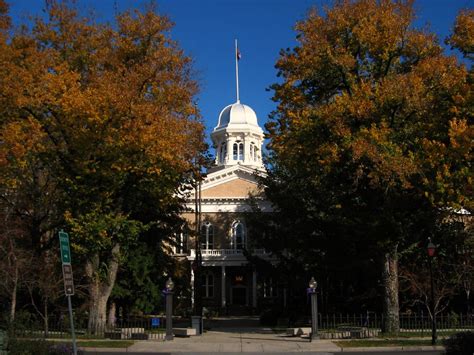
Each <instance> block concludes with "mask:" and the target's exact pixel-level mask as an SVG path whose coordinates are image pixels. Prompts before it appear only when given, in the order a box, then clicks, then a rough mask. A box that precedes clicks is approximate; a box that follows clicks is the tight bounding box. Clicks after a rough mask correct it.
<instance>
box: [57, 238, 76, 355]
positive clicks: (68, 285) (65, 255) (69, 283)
mask: <svg viewBox="0 0 474 355" xmlns="http://www.w3.org/2000/svg"><path fill="white" fill-rule="evenodd" d="M59 247H60V250H61V261H62V267H63V279H64V293H65V294H66V296H67V303H68V308H69V320H70V322H71V335H72V348H73V351H74V355H77V344H76V332H75V330H74V318H73V314H72V302H71V296H72V295H74V278H73V276H72V266H71V248H70V246H69V235H68V234H67V233H66V232H64V231H63V230H61V231H60V232H59Z"/></svg>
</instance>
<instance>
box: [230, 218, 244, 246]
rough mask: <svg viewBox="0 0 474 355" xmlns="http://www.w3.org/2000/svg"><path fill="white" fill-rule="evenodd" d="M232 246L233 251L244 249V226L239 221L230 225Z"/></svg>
mask: <svg viewBox="0 0 474 355" xmlns="http://www.w3.org/2000/svg"><path fill="white" fill-rule="evenodd" d="M232 246H233V248H234V249H243V248H245V226H244V224H243V223H242V222H240V221H236V222H235V223H234V224H233V225H232Z"/></svg>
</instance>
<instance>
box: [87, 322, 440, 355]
mask: <svg viewBox="0 0 474 355" xmlns="http://www.w3.org/2000/svg"><path fill="white" fill-rule="evenodd" d="M410 349H411V350H417V352H416V353H423V354H442V353H443V352H442V348H441V347H436V348H433V347H411V348H409V349H406V350H408V351H409V350H410ZM390 350H392V351H397V350H398V351H400V350H403V349H402V348H401V347H392V348H368V349H354V348H352V349H344V352H346V351H350V352H357V353H359V354H360V353H369V352H370V353H373V352H376V351H379V352H384V353H387V351H390ZM428 350H431V352H429V353H425V352H424V351H428ZM112 351H114V352H112ZM341 351H342V349H341V348H339V347H338V346H337V345H335V344H334V343H333V342H332V341H330V340H315V341H313V342H309V340H308V339H301V338H298V337H294V338H293V337H286V336H281V335H278V334H274V333H269V332H268V331H265V330H264V329H262V328H259V329H248V328H247V329H232V328H226V329H219V330H213V331H207V332H206V333H204V334H203V335H202V336H195V337H190V338H175V339H174V340H173V341H138V342H136V343H135V344H134V345H132V346H131V347H129V348H128V349H116V350H112V349H91V348H88V349H87V350H86V352H85V353H86V354H102V355H105V353H107V354H112V353H123V352H127V353H135V354H145V353H155V354H159V353H167V354H176V353H179V354H181V355H184V354H198V353H201V354H203V353H208V354H209V353H227V354H229V355H230V354H231V353H243V352H244V353H254V354H259V353H272V354H288V353H290V354H291V353H295V352H298V353H304V354H315V353H317V354H320V355H321V354H327V355H329V354H334V353H339V352H341ZM387 354H388V353H387ZM411 354H415V353H414V352H412V353H411Z"/></svg>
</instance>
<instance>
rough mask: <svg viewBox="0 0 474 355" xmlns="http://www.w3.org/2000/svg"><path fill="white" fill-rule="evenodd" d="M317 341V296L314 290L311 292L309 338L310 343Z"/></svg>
mask: <svg viewBox="0 0 474 355" xmlns="http://www.w3.org/2000/svg"><path fill="white" fill-rule="evenodd" d="M314 339H319V334H318V296H317V294H316V290H312V291H311V336H310V341H312V340H314Z"/></svg>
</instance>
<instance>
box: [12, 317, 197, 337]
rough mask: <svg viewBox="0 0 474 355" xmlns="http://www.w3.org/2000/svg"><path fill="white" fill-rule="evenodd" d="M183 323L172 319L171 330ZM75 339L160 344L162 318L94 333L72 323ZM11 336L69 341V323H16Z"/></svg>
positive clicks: (102, 326) (83, 323)
mask: <svg viewBox="0 0 474 355" xmlns="http://www.w3.org/2000/svg"><path fill="white" fill-rule="evenodd" d="M183 322H186V324H187V322H188V321H187V320H181V319H173V326H179V324H183ZM74 328H75V333H76V336H77V338H79V339H80V338H86V339H95V338H96V339H103V338H108V339H134V340H160V339H164V337H165V329H166V318H165V317H146V318H145V317H143V318H142V317H141V318H127V319H117V320H115V322H114V324H113V325H111V324H107V322H99V324H96V325H95V326H94V329H89V328H88V321H87V319H84V318H78V319H75V320H74ZM10 331H11V332H12V335H13V336H15V337H35V338H37V337H41V338H60V339H61V338H70V337H71V332H70V323H69V318H68V317H61V318H54V319H53V318H51V319H48V322H47V324H46V323H45V322H44V321H43V320H39V319H30V320H28V321H21V322H20V321H18V322H15V324H13V325H12V327H11V330H10Z"/></svg>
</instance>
